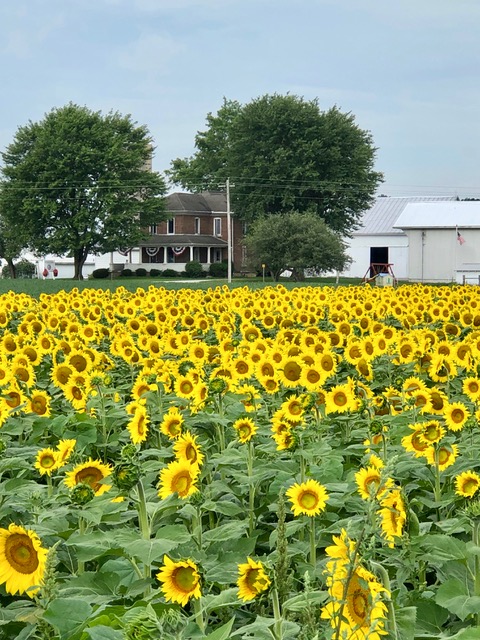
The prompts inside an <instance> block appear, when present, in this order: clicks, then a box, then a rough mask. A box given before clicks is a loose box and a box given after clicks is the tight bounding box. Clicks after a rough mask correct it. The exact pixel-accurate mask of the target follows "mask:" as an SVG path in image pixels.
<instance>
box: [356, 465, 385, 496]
mask: <svg viewBox="0 0 480 640" xmlns="http://www.w3.org/2000/svg"><path fill="white" fill-rule="evenodd" d="M355 482H356V483H357V487H358V493H359V494H360V495H361V497H362V498H363V500H372V499H373V498H377V497H380V496H381V495H383V493H384V492H385V490H386V489H387V488H388V487H390V486H392V480H391V478H387V479H386V480H383V479H382V474H381V472H380V471H379V469H378V468H377V467H376V466H370V467H366V468H365V469H360V471H358V472H357V473H356V474H355Z"/></svg>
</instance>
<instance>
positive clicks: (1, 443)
mask: <svg viewBox="0 0 480 640" xmlns="http://www.w3.org/2000/svg"><path fill="white" fill-rule="evenodd" d="M6 450H7V443H6V442H5V440H0V458H3V456H4V455H5V452H6Z"/></svg>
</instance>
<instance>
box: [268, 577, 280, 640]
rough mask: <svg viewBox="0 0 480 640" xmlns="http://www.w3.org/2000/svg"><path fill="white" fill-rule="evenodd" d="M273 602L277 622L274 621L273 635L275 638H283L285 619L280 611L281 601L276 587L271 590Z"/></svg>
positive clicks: (277, 639)
mask: <svg viewBox="0 0 480 640" xmlns="http://www.w3.org/2000/svg"><path fill="white" fill-rule="evenodd" d="M271 595H272V604H273V617H274V620H275V622H274V623H273V636H274V638H275V640H283V619H282V613H281V611H280V602H279V600H278V591H277V589H276V588H275V587H274V588H273V589H272V590H271Z"/></svg>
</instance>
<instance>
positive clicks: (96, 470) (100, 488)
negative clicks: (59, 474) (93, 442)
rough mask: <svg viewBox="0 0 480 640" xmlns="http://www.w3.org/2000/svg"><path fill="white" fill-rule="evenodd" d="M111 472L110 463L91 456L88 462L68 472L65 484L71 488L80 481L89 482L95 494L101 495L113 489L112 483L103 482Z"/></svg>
mask: <svg viewBox="0 0 480 640" xmlns="http://www.w3.org/2000/svg"><path fill="white" fill-rule="evenodd" d="M111 473H112V467H111V466H110V465H108V464H103V462H101V461H100V460H92V458H89V460H88V461H87V462H83V463H82V464H78V465H77V466H76V467H75V468H74V469H72V471H69V472H68V473H67V474H66V476H65V484H66V485H67V487H69V488H70V489H73V487H75V486H76V485H77V484H79V483H83V484H88V485H90V486H91V488H92V489H93V490H94V491H95V495H97V496H100V495H102V494H103V493H105V492H106V491H108V490H109V489H111V485H109V484H105V483H104V482H103V481H104V480H105V478H107V477H108V476H109V475H110V474H111Z"/></svg>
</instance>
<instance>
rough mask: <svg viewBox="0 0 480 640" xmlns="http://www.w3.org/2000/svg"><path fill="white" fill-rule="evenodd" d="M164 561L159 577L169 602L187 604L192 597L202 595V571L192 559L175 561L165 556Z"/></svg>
mask: <svg viewBox="0 0 480 640" xmlns="http://www.w3.org/2000/svg"><path fill="white" fill-rule="evenodd" d="M163 562H164V566H163V567H162V569H161V570H160V572H159V573H158V574H157V579H158V580H159V581H160V582H161V583H162V591H163V595H164V596H165V599H166V600H167V601H168V602H176V603H178V604H180V605H182V606H185V605H186V604H187V603H188V601H189V600H190V599H191V598H200V597H201V595H202V594H201V587H200V573H199V572H198V567H197V565H196V564H195V563H194V562H193V561H192V560H190V559H187V560H180V561H178V562H174V561H173V560H171V559H170V558H169V557H168V556H164V557H163Z"/></svg>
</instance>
